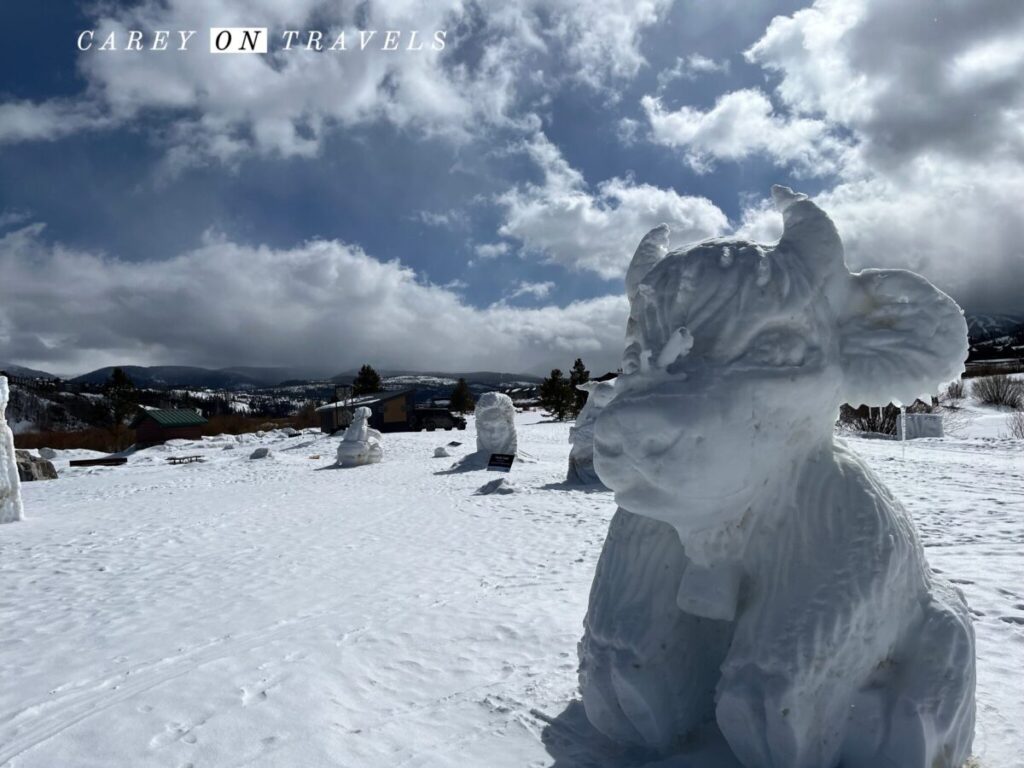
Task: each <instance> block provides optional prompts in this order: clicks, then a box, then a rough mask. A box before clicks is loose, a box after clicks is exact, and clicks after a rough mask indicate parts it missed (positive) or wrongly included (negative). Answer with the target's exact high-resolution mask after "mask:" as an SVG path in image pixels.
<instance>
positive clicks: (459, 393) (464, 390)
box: [448, 379, 475, 413]
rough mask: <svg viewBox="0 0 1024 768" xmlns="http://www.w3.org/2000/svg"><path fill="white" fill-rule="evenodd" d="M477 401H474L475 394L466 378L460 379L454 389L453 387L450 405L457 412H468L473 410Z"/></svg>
mask: <svg viewBox="0 0 1024 768" xmlns="http://www.w3.org/2000/svg"><path fill="white" fill-rule="evenodd" d="M474 405H475V403H474V402H473V395H472V394H471V393H470V391H469V385H468V384H466V380H465V379H459V380H458V381H457V382H456V383H455V387H454V389H452V394H451V401H450V402H449V405H448V407H449V408H451V409H452V410H453V411H455V412H456V413H466V412H467V411H472V410H473V407H474Z"/></svg>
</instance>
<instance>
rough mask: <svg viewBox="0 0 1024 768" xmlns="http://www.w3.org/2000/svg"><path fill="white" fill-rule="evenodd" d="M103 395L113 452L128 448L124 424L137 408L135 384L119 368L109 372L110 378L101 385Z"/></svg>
mask: <svg viewBox="0 0 1024 768" xmlns="http://www.w3.org/2000/svg"><path fill="white" fill-rule="evenodd" d="M103 394H104V396H105V399H106V404H107V409H108V411H109V413H110V431H111V434H112V436H113V439H114V450H115V451H119V450H121V449H123V448H127V447H128V442H127V441H128V437H127V435H128V431H127V429H126V428H125V422H126V421H127V420H128V417H129V416H131V415H132V414H133V413H134V412H135V409H136V408H137V407H138V405H137V400H138V391H137V390H136V389H135V382H133V381H132V380H131V377H130V376H129V375H128V374H127V373H125V372H124V371H123V370H122V369H120V368H115V369H114V370H113V371H111V372H110V378H109V379H107V383H106V384H104V385H103Z"/></svg>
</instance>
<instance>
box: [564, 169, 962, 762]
mask: <svg viewBox="0 0 1024 768" xmlns="http://www.w3.org/2000/svg"><path fill="white" fill-rule="evenodd" d="M773 194H774V197H775V200H776V204H777V207H778V208H779V209H780V210H781V211H782V214H783V219H784V227H785V229H784V234H783V237H782V239H781V240H780V242H779V243H778V244H777V245H775V246H762V245H757V244H755V243H750V242H744V241H739V240H726V239H719V240H712V241H709V242H704V243H701V244H698V245H695V246H691V247H688V248H685V249H682V250H678V251H673V252H671V253H667V245H668V229H667V228H666V227H664V226H662V227H659V228H657V229H655V230H653V231H651V232H650V233H649V234H648V235H647V236H646V237H645V238H644V239H643V241H642V242H641V243H640V246H639V248H638V249H637V252H636V255H635V256H634V259H633V263H632V265H631V267H630V271H629V274H628V275H627V278H626V282H627V293H628V296H629V300H630V310H631V311H630V319H629V324H628V327H627V348H626V352H625V359H624V363H623V368H624V370H623V375H622V376H620V377H619V378H618V380H617V381H616V385H615V396H614V399H612V400H611V402H610V403H609V404H608V405H607V406H606V407H605V408H604V410H603V411H602V412H601V413H600V415H599V416H598V419H597V423H596V426H595V467H596V470H597V473H598V475H599V476H600V478H601V480H602V481H603V482H604V483H605V484H606V485H607V486H608V487H609V488H611V489H612V490H613V491H615V496H616V500H617V502H618V504H619V510H618V512H617V513H616V515H615V517H614V519H613V520H612V523H611V527H610V530H609V533H608V538H607V541H606V543H605V546H604V550H603V552H602V554H601V558H600V561H599V563H598V567H597V573H596V575H595V578H594V584H593V587H592V591H591V596H590V606H589V610H588V614H587V618H586V622H585V635H584V637H583V639H582V641H581V643H580V682H581V687H582V691H583V701H584V706H585V709H586V712H587V716H588V718H589V719H590V721H591V722H592V723H593V725H594V726H595V727H597V728H598V729H599V730H600V731H602V732H603V733H604V734H606V735H607V736H609V737H612V738H614V739H617V740H619V741H623V742H629V743H636V744H641V745H644V746H647V747H651V748H654V749H657V750H660V751H663V752H671V751H673V750H676V749H677V748H678V747H679V745H680V744H681V743H682V741H683V740H684V739H685V738H686V737H687V735H689V734H692V733H693V732H694V731H696V730H697V729H698V728H701V727H702V726H704V727H707V728H713V727H717V728H718V729H719V730H720V732H721V734H722V736H723V737H724V739H725V741H726V742H727V743H728V745H729V748H730V749H731V750H732V752H733V754H734V755H735V757H736V758H737V759H738V760H739V762H740V763H741V764H743V765H744V766H748V768H754V767H757V768H832V767H834V766H837V765H840V764H841V765H842V766H843V768H883V767H888V768H897V767H898V768H941V767H943V766H946V767H952V766H959V765H961V764H962V763H963V761H964V760H965V759H966V758H967V757H968V755H969V752H970V747H971V741H972V737H973V728H974V710H975V706H974V684H975V667H974V635H973V630H972V627H971V623H970V618H969V616H968V612H967V607H966V605H965V602H964V599H963V596H962V594H961V593H960V592H959V591H958V590H956V589H955V588H953V587H951V586H950V585H948V584H947V583H945V581H943V580H942V579H941V578H939V577H938V576H937V575H935V574H933V573H932V572H931V571H930V570H929V568H928V565H927V563H926V562H925V558H924V554H923V551H922V548H921V544H920V542H919V541H918V538H917V535H916V533H915V530H914V527H913V525H912V523H911V521H910V519H909V517H908V515H907V513H906V512H905V511H904V509H903V508H902V507H901V506H900V504H899V502H898V501H896V500H895V499H894V498H893V497H892V496H891V495H890V494H889V492H888V491H887V490H886V488H885V487H884V486H883V485H882V483H881V482H880V481H879V480H878V478H877V477H876V476H875V475H874V474H873V473H872V472H871V470H870V469H869V468H868V467H867V466H866V465H865V464H864V462H862V461H861V460H860V459H859V458H858V457H857V456H856V454H854V453H853V452H852V451H851V450H850V449H849V448H847V446H846V445H845V444H844V443H843V442H842V441H839V440H836V439H834V437H833V425H834V422H835V417H836V413H837V410H838V407H839V405H840V403H843V402H850V403H855V404H856V403H867V404H870V405H883V404H885V403H888V402H890V401H891V400H894V399H897V400H901V401H904V402H910V401H912V400H913V399H914V398H915V397H916V396H918V395H921V394H923V393H927V392H932V391H934V390H935V389H936V388H937V386H938V385H939V384H940V383H941V382H943V381H946V380H950V379H953V378H955V377H956V376H957V375H959V373H960V372H961V371H962V368H963V360H964V359H965V357H966V353H967V333H966V324H965V322H964V319H963V315H962V312H961V311H960V309H959V307H958V306H957V305H956V304H955V303H954V302H953V300H952V299H950V298H949V297H948V296H946V295H945V294H943V293H942V292H940V291H939V290H938V289H936V288H935V287H933V286H932V285H931V284H930V283H928V282H927V281H926V280H924V279H923V278H921V277H919V276H917V275H914V274H912V273H910V272H905V271H902V270H866V271H864V272H860V273H858V274H852V275H851V274H850V272H849V271H848V270H847V267H846V264H845V262H844V257H843V248H842V243H841V242H840V239H839V236H838V234H837V232H836V229H835V227H834V225H833V223H832V221H831V220H830V219H829V218H828V216H827V215H826V214H825V213H824V212H823V211H821V210H820V209H819V208H818V207H817V206H816V205H815V204H814V203H812V202H811V201H809V200H807V199H806V197H805V196H803V195H797V194H794V193H792V192H791V191H790V190H788V189H786V188H783V187H777V188H775V189H773Z"/></svg>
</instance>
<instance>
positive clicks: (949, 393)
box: [943, 379, 967, 401]
mask: <svg viewBox="0 0 1024 768" xmlns="http://www.w3.org/2000/svg"><path fill="white" fill-rule="evenodd" d="M966 389H967V388H966V387H965V386H964V380H963V379H957V380H956V381H951V382H950V383H949V386H947V387H946V391H945V392H944V393H943V394H944V395H945V396H946V399H947V400H954V401H955V400H963V399H964V397H965V396H966V394H967V391H966Z"/></svg>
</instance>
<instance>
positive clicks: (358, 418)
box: [338, 406, 384, 467]
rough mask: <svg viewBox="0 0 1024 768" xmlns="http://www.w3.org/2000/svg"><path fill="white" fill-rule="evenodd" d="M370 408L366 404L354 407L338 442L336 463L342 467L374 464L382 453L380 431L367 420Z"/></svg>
mask: <svg viewBox="0 0 1024 768" xmlns="http://www.w3.org/2000/svg"><path fill="white" fill-rule="evenodd" d="M370 413H371V412H370V409H369V408H367V407H366V406H362V407H360V408H356V412H355V413H354V414H353V415H352V423H351V424H349V426H348V429H346V430H345V434H344V436H343V437H342V438H341V443H339V444H338V464H339V465H340V466H342V467H358V466H360V465H363V464H376V463H377V462H378V461H380V460H381V457H382V456H383V455H384V449H383V447H382V446H381V436H380V432H378V431H377V430H376V429H374V428H373V427H371V426H370V425H369V424H368V423H367V422H368V420H369V418H370Z"/></svg>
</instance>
